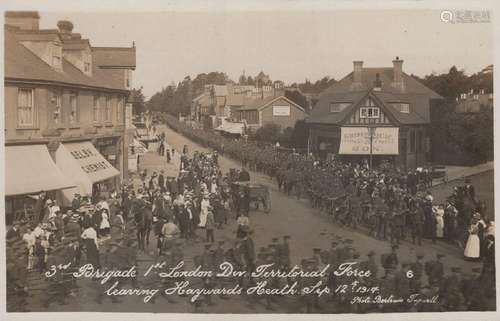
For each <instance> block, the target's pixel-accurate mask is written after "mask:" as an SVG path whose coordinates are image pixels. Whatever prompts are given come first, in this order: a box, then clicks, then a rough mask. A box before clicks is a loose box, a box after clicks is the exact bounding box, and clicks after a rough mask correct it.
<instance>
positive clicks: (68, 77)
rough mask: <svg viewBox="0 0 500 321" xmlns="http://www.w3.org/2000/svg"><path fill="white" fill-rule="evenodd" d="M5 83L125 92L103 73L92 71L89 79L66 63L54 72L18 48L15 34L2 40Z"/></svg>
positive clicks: (9, 34) (6, 35)
mask: <svg viewBox="0 0 500 321" xmlns="http://www.w3.org/2000/svg"><path fill="white" fill-rule="evenodd" d="M4 45H5V47H4V48H5V51H4V53H5V55H4V66H5V69H4V72H5V74H4V76H5V80H10V81H23V82H49V83H57V84H59V85H63V86H64V85H66V86H84V87H91V88H99V89H108V90H120V91H127V89H126V88H124V84H123V85H117V83H116V82H115V81H111V79H110V75H109V74H107V73H106V72H105V71H104V70H95V72H94V73H93V74H92V77H89V76H87V75H85V74H84V73H83V72H81V71H80V70H79V69H78V68H76V67H75V66H73V65H72V64H71V63H70V62H69V61H67V60H66V59H64V58H63V59H62V67H63V68H62V71H56V70H55V69H54V68H52V67H51V66H50V65H48V64H47V63H45V62H44V61H43V60H42V59H40V58H39V57H38V56H37V55H35V54H34V53H33V52H31V51H30V50H29V49H27V48H26V47H25V46H23V45H22V44H20V43H19V42H18V40H17V39H16V36H15V34H13V33H11V32H9V31H7V30H6V31H5V38H4Z"/></svg>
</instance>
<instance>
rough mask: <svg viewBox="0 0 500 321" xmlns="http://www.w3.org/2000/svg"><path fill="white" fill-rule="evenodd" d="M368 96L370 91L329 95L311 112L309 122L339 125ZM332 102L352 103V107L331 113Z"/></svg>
mask: <svg viewBox="0 0 500 321" xmlns="http://www.w3.org/2000/svg"><path fill="white" fill-rule="evenodd" d="M367 94H368V91H356V92H349V91H347V92H344V93H327V94H325V96H324V97H322V98H321V99H320V100H319V101H318V103H317V104H316V106H315V107H314V109H313V110H312V111H311V113H310V115H309V118H308V119H307V122H308V123H316V124H339V123H341V122H342V121H343V120H344V119H345V118H346V117H347V115H349V114H350V113H351V111H352V110H353V109H354V108H356V106H357V104H358V103H359V102H360V101H361V100H362V99H363V98H365V97H366V95H367ZM331 102H342V103H351V105H350V106H349V107H347V108H344V109H343V110H342V111H340V112H338V113H331V112H330V103H331Z"/></svg>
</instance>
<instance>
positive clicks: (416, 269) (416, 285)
mask: <svg viewBox="0 0 500 321" xmlns="http://www.w3.org/2000/svg"><path fill="white" fill-rule="evenodd" d="M423 258H424V256H423V255H422V254H417V260H416V261H415V262H413V264H412V265H411V270H412V271H413V277H412V278H411V279H410V289H411V290H412V291H413V293H417V292H419V291H420V288H421V287H422V276H423V274H424V264H423V262H422V259H423Z"/></svg>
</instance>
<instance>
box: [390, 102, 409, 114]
mask: <svg viewBox="0 0 500 321" xmlns="http://www.w3.org/2000/svg"><path fill="white" fill-rule="evenodd" d="M391 105H392V107H394V109H396V110H397V111H399V112H400V113H403V114H409V113H410V104H408V103H392V104H391Z"/></svg>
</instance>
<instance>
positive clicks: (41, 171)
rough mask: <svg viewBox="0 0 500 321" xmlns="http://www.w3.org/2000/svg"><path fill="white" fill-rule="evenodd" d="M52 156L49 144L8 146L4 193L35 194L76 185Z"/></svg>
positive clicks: (6, 150) (10, 194)
mask: <svg viewBox="0 0 500 321" xmlns="http://www.w3.org/2000/svg"><path fill="white" fill-rule="evenodd" d="M68 177H70V176H65V175H64V174H63V173H62V172H61V170H60V169H59V168H58V167H57V166H56V164H55V163H54V161H53V160H52V158H51V157H50V154H49V151H48V150H47V146H46V145H43V144H40V145H19V146H5V195H6V196H13V195H22V194H34V193H39V192H41V191H52V190H59V189H65V188H71V187H75V184H74V183H73V182H72V181H71V180H70V179H69V178H68Z"/></svg>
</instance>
